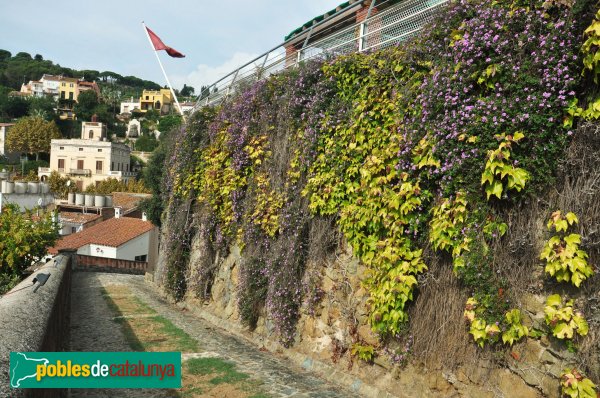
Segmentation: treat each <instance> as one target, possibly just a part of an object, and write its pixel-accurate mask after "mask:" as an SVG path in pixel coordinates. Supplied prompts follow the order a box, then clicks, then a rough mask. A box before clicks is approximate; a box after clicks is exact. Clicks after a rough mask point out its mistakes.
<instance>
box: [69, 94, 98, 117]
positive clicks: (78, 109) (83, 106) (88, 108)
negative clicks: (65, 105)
mask: <svg viewBox="0 0 600 398" xmlns="http://www.w3.org/2000/svg"><path fill="white" fill-rule="evenodd" d="M98 104H99V101H98V94H96V92H95V91H94V90H87V91H84V92H82V93H81V94H79V96H78V97H77V103H76V104H75V109H74V111H75V114H76V115H77V118H78V119H79V120H83V121H89V120H92V115H93V114H94V113H95V109H96V107H97V106H98Z"/></svg>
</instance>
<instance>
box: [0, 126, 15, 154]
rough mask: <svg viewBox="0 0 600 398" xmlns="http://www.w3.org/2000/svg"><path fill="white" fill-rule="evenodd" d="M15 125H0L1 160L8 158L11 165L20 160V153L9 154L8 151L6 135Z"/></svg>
mask: <svg viewBox="0 0 600 398" xmlns="http://www.w3.org/2000/svg"><path fill="white" fill-rule="evenodd" d="M14 125H15V124H14V123H0V158H6V159H7V160H8V161H9V162H11V163H12V162H16V161H18V160H19V153H17V152H9V151H8V150H7V149H6V134H7V133H8V130H9V129H10V128H11V127H12V126H14Z"/></svg>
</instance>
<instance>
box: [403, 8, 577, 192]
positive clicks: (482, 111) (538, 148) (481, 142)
mask: <svg viewBox="0 0 600 398" xmlns="http://www.w3.org/2000/svg"><path fill="white" fill-rule="evenodd" d="M568 18H569V10H568V9H564V8H563V9H559V10H556V13H554V16H553V17H549V16H548V15H547V13H546V11H544V10H531V11H528V10H525V9H519V8H517V9H508V8H504V7H501V6H490V5H489V3H488V2H481V1H467V0H462V1H460V2H458V3H456V4H455V5H453V6H451V7H450V8H449V10H448V12H447V13H444V15H443V17H441V18H440V19H439V20H438V21H437V23H436V24H434V25H433V26H432V28H431V29H432V32H434V33H432V35H433V36H434V37H435V32H436V31H442V32H446V36H445V37H444V36H442V37H441V39H439V40H432V41H428V45H427V46H425V47H424V46H422V45H421V46H419V47H418V50H415V51H419V52H423V51H424V52H425V54H421V56H425V57H427V58H428V59H430V60H431V61H432V65H431V68H432V74H431V75H430V76H429V77H427V78H425V79H424V81H423V84H422V86H421V94H420V95H419V98H418V99H419V102H420V106H421V109H422V111H421V114H420V115H419V117H418V119H415V120H414V124H413V125H415V126H421V128H419V127H417V128H414V129H412V131H409V133H412V132H416V131H419V130H420V132H419V133H418V134H420V136H422V135H423V132H424V131H428V132H429V134H430V137H431V139H432V141H433V142H434V145H435V146H434V154H435V156H436V157H437V158H438V159H440V160H441V167H440V168H439V169H437V170H435V171H434V174H437V175H438V177H439V178H440V180H441V182H442V187H443V188H445V190H446V191H447V192H452V191H453V190H454V187H455V184H464V183H465V181H464V180H465V176H473V177H476V176H477V175H480V174H481V169H482V166H483V162H481V159H482V157H483V156H485V154H486V153H487V150H489V149H492V148H494V147H495V146H497V142H496V141H495V139H494V135H496V134H501V133H507V134H512V133H514V132H515V131H522V132H524V134H525V136H526V138H527V140H526V141H524V143H522V144H520V145H519V146H518V148H516V151H515V158H516V159H517V161H519V162H520V163H521V167H524V168H526V169H527V170H528V171H530V172H532V173H533V177H534V180H537V181H544V180H546V179H547V178H548V175H549V174H551V170H550V169H551V168H552V166H553V165H554V163H555V161H556V158H557V157H558V156H560V153H561V150H562V149H563V148H564V142H565V140H566V138H567V137H568V132H567V131H566V130H564V129H563V128H562V116H563V113H564V108H565V107H566V106H567V104H568V102H569V101H570V100H571V99H572V98H574V97H575V91H574V87H575V85H576V84H577V82H578V75H579V72H580V65H579V64H580V62H579V60H578V57H577V55H576V53H577V46H578V45H579V40H578V39H577V37H576V32H574V31H573V29H571V28H570V27H569V26H570V24H567V23H566V22H565V21H567V20H568ZM455 21H462V23H461V24H460V27H459V28H458V29H457V30H456V31H453V32H452V33H449V32H448V27H449V26H452V23H453V22H454V23H455V24H456V22H455ZM448 33H449V34H448ZM470 137H473V138H474V139H476V141H468V138H470ZM413 141H414V139H413ZM405 150H407V149H405ZM399 155H400V157H401V159H402V155H405V153H400V154H399ZM400 165H401V167H404V168H405V167H407V164H406V163H403V162H402V161H401V163H400ZM457 179H458V181H456V180H457ZM449 188H450V189H449Z"/></svg>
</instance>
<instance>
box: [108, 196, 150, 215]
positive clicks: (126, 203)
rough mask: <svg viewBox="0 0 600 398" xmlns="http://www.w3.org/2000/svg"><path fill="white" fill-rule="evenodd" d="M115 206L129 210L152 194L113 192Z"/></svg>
mask: <svg viewBox="0 0 600 398" xmlns="http://www.w3.org/2000/svg"><path fill="white" fill-rule="evenodd" d="M112 195H113V206H114V207H120V208H122V209H123V211H125V212H128V211H129V210H133V209H135V208H137V206H138V203H139V202H140V201H141V200H143V199H146V198H149V197H151V196H152V195H150V194H147V193H129V192H113V194H112Z"/></svg>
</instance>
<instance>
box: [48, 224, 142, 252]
mask: <svg viewBox="0 0 600 398" xmlns="http://www.w3.org/2000/svg"><path fill="white" fill-rule="evenodd" d="M152 228H154V225H152V223H151V222H148V221H142V220H140V219H139V218H129V217H121V218H111V219H108V220H106V221H103V222H101V223H99V224H96V225H93V226H91V227H89V228H86V229H84V230H83V231H81V232H78V233H75V234H71V235H68V236H65V237H64V238H62V239H61V240H59V241H58V242H57V243H56V245H55V246H54V247H53V248H50V249H49V250H48V252H49V253H50V254H56V253H58V250H59V249H79V248H80V247H82V246H85V245H89V244H95V245H102V246H111V247H119V246H121V245H123V244H124V243H127V242H129V241H130V240H132V239H134V238H137V237H138V236H140V235H143V234H145V233H146V232H148V231H150V230H152Z"/></svg>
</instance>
